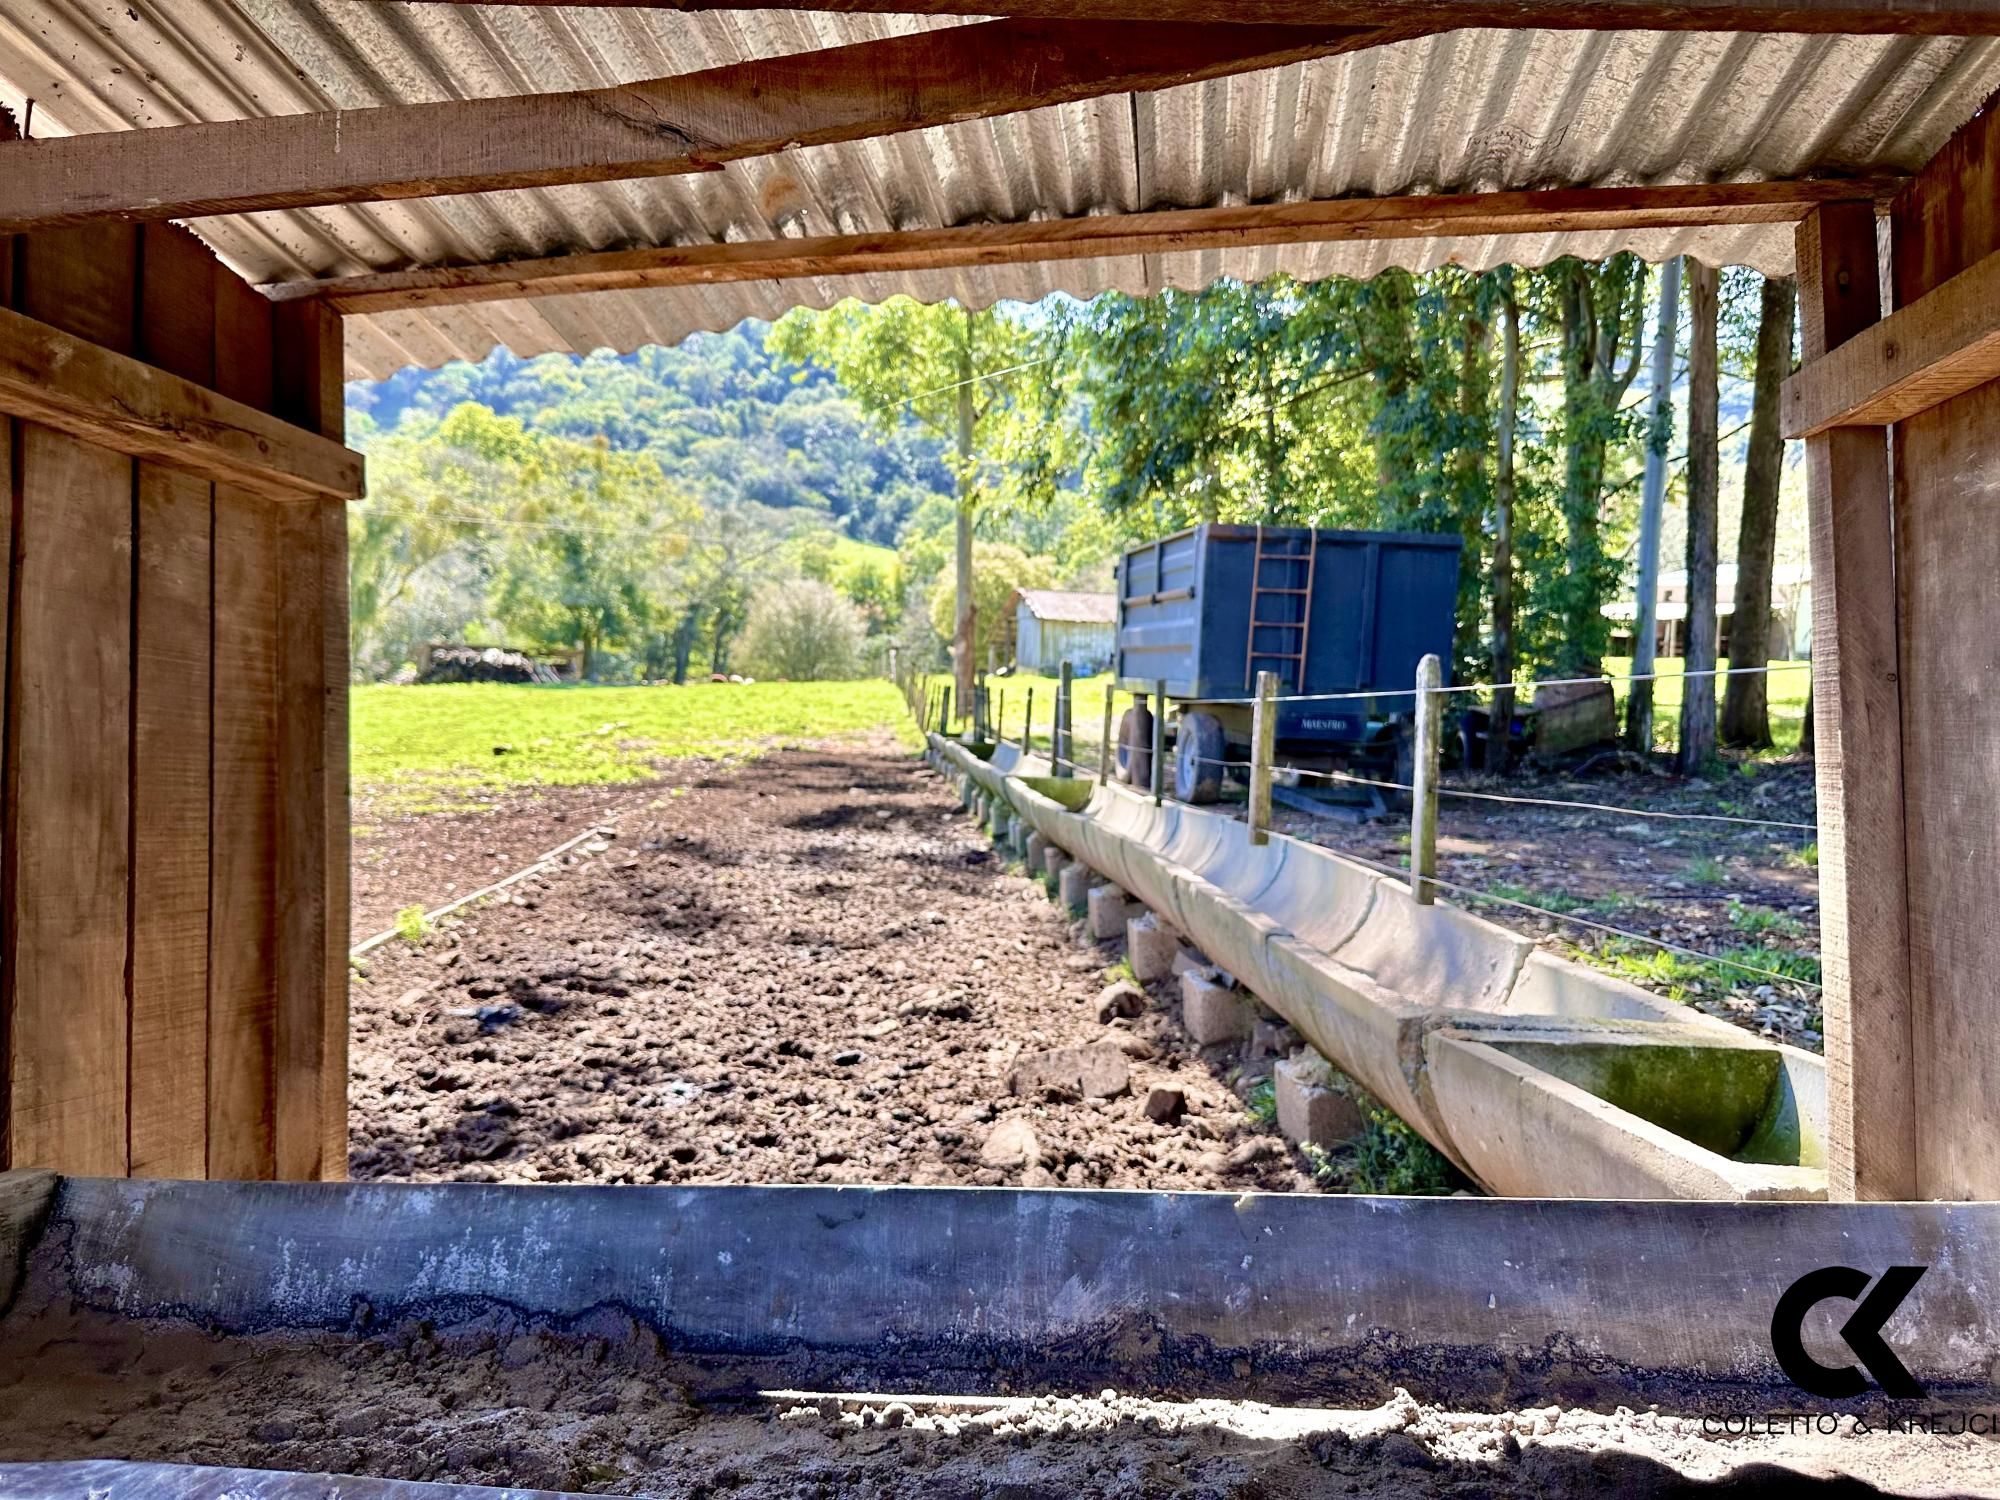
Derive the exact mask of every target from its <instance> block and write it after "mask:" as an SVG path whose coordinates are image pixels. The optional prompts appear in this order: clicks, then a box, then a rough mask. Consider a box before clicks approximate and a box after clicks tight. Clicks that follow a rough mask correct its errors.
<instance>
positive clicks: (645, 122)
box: [0, 0, 2000, 1198]
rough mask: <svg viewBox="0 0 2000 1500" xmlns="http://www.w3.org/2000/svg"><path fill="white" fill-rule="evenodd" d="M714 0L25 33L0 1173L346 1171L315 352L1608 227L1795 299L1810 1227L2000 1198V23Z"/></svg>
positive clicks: (341, 881) (173, 19)
mask: <svg viewBox="0 0 2000 1500" xmlns="http://www.w3.org/2000/svg"><path fill="white" fill-rule="evenodd" d="M747 4H748V0H744V6H745V7H747ZM682 9H685V10H689V11H703V12H712V13H708V14H696V15H685V14H681V13H680V12H681V10H682ZM738 9H739V6H738V4H737V0H683V3H682V4H681V5H680V6H676V7H672V8H661V9H644V8H635V7H631V6H629V5H624V4H618V3H613V0H598V3H592V0H581V3H580V4H579V3H572V0H565V3H564V4H563V5H561V6H556V5H553V4H545V3H543V0H519V3H517V4H515V5H512V6H506V7H498V6H496V7H480V6H467V5H457V4H448V3H437V4H412V3H402V0H381V3H379V4H375V5H368V6H355V5H343V6H339V7H331V6H320V5H315V4H308V3H305V0H271V3H259V4H255V5H252V4H249V3H246V0H153V3H151V4H148V5H146V6H143V7H131V8H126V7H122V6H118V7H110V8H105V7H96V6H85V5H82V4H78V3H75V0H15V3H12V4H10V5H9V7H8V17H7V22H8V24H5V25H0V102H5V103H7V104H10V105H12V106H14V107H15V118H11V119H9V121H8V123H7V126H6V134H7V135H8V136H9V137H13V136H17V135H19V134H20V133H21V132H20V131H19V130H17V129H16V128H15V127H16V125H17V124H19V125H23V126H26V127H27V131H26V133H27V134H28V135H29V136H31V137H32V138H30V139H6V140H4V141H0V413H4V416H5V418H6V420H5V424H4V426H0V448H4V451H5V454H6V472H7V473H8V474H9V475H10V476H11V497H12V500H11V507H9V508H7V509H6V510H4V511H0V514H4V516H5V527H6V530H5V536H4V539H0V545H4V546H5V548H6V549H7V551H6V556H7V559H8V567H7V569H6V570H5V572H4V574H0V577H4V579H5V587H6V612H5V619H6V632H5V647H6V664H7V670H6V673H5V678H4V684H5V706H4V749H3V750H0V755H4V793H5V807H4V815H0V829H3V830H4V841H5V843H4V863H3V864H0V976H4V977H0V1166H6V1165H9V1164H11V1165H17V1166H18V1165H29V1164H46V1165H49V1166H54V1167H59V1168H62V1169H66V1170H68V1171H72V1172H82V1173H108V1174H122V1173H134V1174H146V1175H175V1174H180V1175H188V1176H203V1175H206V1176H218V1177H220V1176H241V1177H292V1178H310V1177H322V1176H334V1175H338V1174H339V1173H340V1171H341V1170H342V1160H343V1153H344V1145H343V1142H344V1121H343V1110H344V1090H345V1083H346V1078H345V1066H344V1060H343V1046H344V1037H345V1024H346V1013H345V1005H346V1001H345V976H346V960H345V948H346V942H347V935H346V926H347V896H346V856H347V851H346V837H347V834H346V824H347V818H346V791H345V775H346V744H345V724H346V682H347V673H346V664H345V639H346V636H345V629H344V619H343V616H344V597H343V584H344V576H345V566H344V565H345V537H346V533H345V529H344V524H343V518H342V511H343V507H344V506H345V505H346V504H347V503H348V502H349V501H350V500H352V499H353V498H354V497H355V496H356V495H358V494H359V493H360V490H361V482H360V478H361V476H360V465H359V462H358V460H357V459H356V458H355V457H354V456H353V455H352V454H350V453H348V452H346V451H345V450H344V449H343V448H342V447H341V446H340V437H341V399H340V387H341V379H342V375H343V373H345V374H348V375H366V376H380V375H385V374H388V373H390V372H392V371H393V370H395V369H397V368H400V367H402V366H404V365H408V364H413V363H414V364H421V365H436V364H439V363H442V362H444V361H446V360H449V359H453V358H460V357H470V358H478V357H480V356H483V355H484V354H486V353H487V352H488V351H489V350H491V349H492V348H494V347H496V346H498V345H501V344H505V345H507V346H508V347H510V348H512V349H514V350H515V351H516V352H518V353H521V354H533V353H539V352H543V351H545V350H552V349H571V350H589V349H592V348H597V347H601V346H611V347H616V348H631V347H635V346H637V345H639V344H644V343H647V342H657V341H666V340H673V339H677V338H680V337H682V336H683V335H685V334H686V333H687V332H688V331H690V330H692V329H694V328H699V327H712V326H729V325H731V324H734V323H735V322H736V321H738V320H739V319H740V318H742V317H744V316H748V315H751V314H753V313H754V314H760V315H770V314H772V313H775V312H778V311H782V310H783V308H785V307H787V306H790V305H793V304H795V303H809V304H814V305H825V304H828V303H831V302H833V301H835V300H838V299H839V298H841V297H845V296H850V295H852V296H861V297H864V298H868V299H871V300H875V299H880V298H882V297H886V296H888V295H890V294H892V293H895V292H910V293H912V294H915V295H918V296H921V297H926V298H930V299H938V298H944V297H952V298H958V299H960V300H964V301H967V302H974V303H983V302H991V301H995V300H999V299H1002V298H1031V297H1036V296H1040V295H1043V294H1045V293H1047V292H1050V291H1059V290H1060V291H1068V292H1072V293H1076V294H1079V295H1091V294H1094V293H1096V292H1099V291H1103V290H1108V289H1114V288H1115V289H1123V290H1127V291H1133V292H1138V293H1147V292H1153V291H1158V290H1160V289H1162V288H1164V287H1168V286H1198V285H1202V284H1205V283H1206V282H1208V281H1210V280H1213V279H1214V278H1216V277H1218V276H1224V275H1229V276H1247V277H1257V276H1263V275H1267V274H1270V273H1272V272H1275V271H1289V272H1291V273H1293V274H1296V275H1300V276H1327V275H1335V274H1364V275H1366V274H1373V272H1374V271H1376V270H1379V269H1380V268H1381V267H1382V266H1384V265H1388V264H1403V265H1411V266H1432V265H1437V264H1442V263H1445V262H1447V261H1455V262H1457V263H1460V264H1464V265H1468V266H1475V267H1482V266H1490V265H1495V264H1500V263H1504V262H1508V261H1514V262H1521V263H1541V262H1544V261H1546V260H1548V259H1550V258H1552V257H1554V256H1558V255H1563V254H1578V255H1586V256H1593V257H1594V256H1601V255H1604V254H1607V253H1609V252H1611V251H1613V250H1617V249H1621V248H1629V249H1634V250H1637V251H1639V252H1641V253H1643V254H1646V255H1648V256H1652V257H1655V258H1658V257H1663V256H1666V255H1671V254H1677V253H1686V254H1690V255H1693V256H1695V257H1697V258H1700V259H1702V260H1705V261H1707V262H1709V263H1712V264H1725V263H1728V264H1744V265H1751V266H1756V267H1758V268H1759V269H1763V270H1766V271H1771V272H1777V273H1782V272H1786V271H1790V270H1794V269H1795V270H1796V272H1797V274H1798V276H1799V279H1800V284H1801V303H1802V306H1803V309H1804V329H1805V352H1806V364H1805V367H1804V368H1803V369H1802V370H1801V371H1800V372H1799V373H1798V374H1797V375H1796V376H1795V377H1794V378H1793V379H1792V381H1791V382H1790V384H1789V385H1788V386H1787V388H1786V392H1785V399H1784V409H1785V413H1786V417H1787V423H1788V428H1789V431H1790V432H1791V433H1793V434H1794V435H1798V436H1803V437H1805V438H1806V440H1807V446H1808V458H1809V466H1810V489H1811V511H1812V531H1813V558H1812V573H1813V579H1814V584H1815V587H1814V590H1813V612H1814V636H1815V641H1814V652H1813V663H1814V678H1815V689H1816V697H1815V702H1816V706H1817V712H1818V729H1817V732H1818V744H1819V754H1820V763H1819V775H1820V817H1821V828H1822V832H1821V836H1820V844H1819V848H1820V869H1821V878H1822V887H1823V903H1824V940H1825V942H1824V945H1825V974H1826V984H1827V989H1826V997H1825V1003H1826V1043H1827V1053H1828V1063H1829V1075H1830V1085H1831V1088H1832V1090H1833V1094H1834V1098H1833V1099H1832V1101H1831V1107H1830V1115H1831V1118H1832V1120H1833V1122H1834V1124H1833V1139H1832V1141H1831V1143H1830V1145H1831V1153H1832V1157H1833V1174H1832V1176H1833V1187H1834V1191H1835V1192H1836V1194H1838V1195H1851V1196H1859V1197H1872V1198H1881V1197H1932V1196H1936V1197H1949V1198H1993V1197H2000V1160H1996V1158H1995V1156H1994V1154H1993V1152H1992V1151H1991V1150H1990V1148H1989V1142H1990V1140H1991V1137H1992V1134H1993V1131H1994V1129H1995V1128H1996V1126H2000V1040H1996V1038H2000V1025H1996V1022H2000V1001H1996V999H1995V998H1994V991H1993V985H1992V981H1991V976H1992V974H1993V973H1994V972H1995V971H1996V969H2000V923H1996V922H1995V921H1994V920H1993V913H1994V911H1995V909H1996V906H2000V858H1995V857H1994V850H1993V848H1992V847H1991V846H1992V843H1993V838H1994V835H1993V830H1994V829H1995V828H2000V750H1996V748H1995V747H2000V699H1996V698H1995V696H1994V695H1993V694H1990V693H1984V692H1981V691H1978V687H1977V685H1978V684H1979V683H1980V682H1981V680H1982V670H1983V668H1984V666H1985V665H1986V663H1985V660H1984V657H1983V654H1982V653H1983V650H1984V646H1983V643H1984V641H1985V640H1986V638H1987V637H1988V635H1989V634H1990V632H1987V631H1984V630H1979V629H1967V628H1965V626H1966V622H1967V619H1968V617H1972V618H1975V619H1976V618H1977V617H1979V616H1982V615H1985V614H1992V613H1995V612H1996V611H2000V593H1996V590H2000V584H1997V583H1996V580H2000V527H1996V526H1995V525H1994V524H1993V523H1992V516H1991V514H1990V512H1989V511H1988V510H1987V506H1988V505H1989V504H1990V503H1991V499H1992V491H1993V476H1994V474H1995V473H1996V472H2000V381H1996V379H1995V377H1996V376H2000V358H1997V357H1996V354H1995V351H1996V349H2000V336H1996V318H2000V114H1996V113H1995V112H1994V111H1992V110H1991V109H1984V108H1982V106H1983V105H1984V104H1985V101H1986V100H1988V98H1989V97H1990V96H1992V95H1993V94H1994V93H1995V92H1996V90H2000V51H1996V46H2000V44H1996V42H1995V41H1994V40H1993V38H1994V37H1995V36H1996V35H2000V7H1996V6H1995V5H1994V4H1993V3H1992V0H1256V3H1254V4H1242V3H1233V4H1226V5H1225V4H1220V3H1216V0H1143V3H1141V0H762V4H761V7H760V8H759V9H757V10H755V11H754V12H751V11H748V10H747V9H746V10H745V13H744V14H737V13H736V12H737V10H738ZM813 11H825V12H828V13H829V14H817V15H816V14H811V12H813ZM873 12H884V13H888V14H890V15H891V16H894V15H896V14H897V13H902V18H901V19H896V20H884V19H883V18H882V17H881V16H879V15H876V14H872V13H873ZM969 17H997V18H996V19H989V20H984V21H978V22H975V23H972V24H956V23H957V22H959V21H961V20H964V19H965V18H969ZM947 22H950V23H953V24H946V23H947ZM31 96H32V97H34V98H35V100H36V105H35V109H34V113H33V116H32V119H31V120H30V119H28V118H27V109H26V103H27V100H28V98H29V97H31ZM892 137H893V138H894V139H890V138H892ZM176 224H185V225H187V226H188V228H187V229H183V228H178V227H174V226H175V225H176ZM190 230H191V231H192V232H190ZM197 236H198V237H199V238H197Z"/></svg>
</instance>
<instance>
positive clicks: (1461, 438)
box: [1452, 284, 1493, 681]
mask: <svg viewBox="0 0 2000 1500" xmlns="http://www.w3.org/2000/svg"><path fill="white" fill-rule="evenodd" d="M1462 301H1463V306H1462V307H1461V308H1460V310H1459V316H1460V322H1459V326H1460V330H1461V333H1460V342H1459V351H1458V452H1457V455H1456V459H1455V463H1454V465H1453V467H1454V471H1455V472H1454V473H1453V476H1452V477H1453V484H1452V489H1453V490H1454V491H1455V494H1454V495H1453V502H1454V503H1453V509H1454V510H1455V511H1456V512H1457V515H1458V534H1459V537H1460V539H1461V540H1462V541H1463V542H1464V544H1465V545H1464V547H1463V548H1462V549H1461V551H1460V552H1459V555H1458V618H1457V631H1456V634H1457V636H1458V643H1457V647H1456V649H1455V650H1454V651H1453V656H1454V657H1455V658H1456V657H1458V653H1459V652H1461V651H1462V652H1463V653H1464V656H1463V657H1462V658H1459V659H1460V660H1461V661H1462V662H1463V664H1464V665H1465V667H1466V668H1467V670H1468V671H1476V670H1477V669H1478V667H1479V666H1481V665H1483V663H1481V662H1480V661H1479V659H1478V641H1479V636H1480V629H1479V624H1480V621H1479V602H1480V597H1479V596H1480V593H1481V588H1482V585H1483V584H1484V582H1485V568H1486V485H1485V472H1484V471H1485V463H1486V447H1487V429H1488V428H1489V426H1490V425H1491V423H1492V420H1493V412H1492V392H1491V390H1490V388H1489V386H1488V384H1487V380H1488V370H1487V363H1486V347H1487V340H1488V338H1489V337H1490V336H1491V334H1492V332H1493V330H1492V326H1491V324H1489V323H1488V321H1487V320H1486V318H1485V317H1483V316H1482V315H1481V313H1480V308H1479V295H1478V287H1477V285H1476V284H1475V285H1474V286H1472V287H1469V288H1468V289H1467V290H1466V292H1465V294H1464V297H1463V299H1462ZM1473 680H1475V681H1476V680H1477V679H1476V678H1474V679H1473Z"/></svg>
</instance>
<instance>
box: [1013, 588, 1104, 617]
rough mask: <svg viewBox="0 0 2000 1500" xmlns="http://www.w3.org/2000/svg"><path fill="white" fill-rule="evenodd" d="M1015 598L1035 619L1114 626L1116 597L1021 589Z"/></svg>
mask: <svg viewBox="0 0 2000 1500" xmlns="http://www.w3.org/2000/svg"><path fill="white" fill-rule="evenodd" d="M1018 597H1019V598H1020V601H1021V602H1022V603H1023V604H1025V605H1027V606H1028V613H1029V614H1031V615H1033V616H1034V617H1035V618H1036V619H1038V620H1061V621H1062V622H1063V623H1065V624H1068V625H1116V624H1117V623H1118V596H1117V595H1116V594H1087V593H1082V592H1079V591H1076V590H1072V589H1021V590H1019V593H1018Z"/></svg>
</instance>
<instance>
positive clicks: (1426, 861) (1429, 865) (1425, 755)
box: [1410, 654, 1444, 906]
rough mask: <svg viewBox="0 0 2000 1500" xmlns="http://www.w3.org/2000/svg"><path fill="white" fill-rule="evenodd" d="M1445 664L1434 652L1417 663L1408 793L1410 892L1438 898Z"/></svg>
mask: <svg viewBox="0 0 2000 1500" xmlns="http://www.w3.org/2000/svg"><path fill="white" fill-rule="evenodd" d="M1443 686H1444V665H1443V663H1441V662H1440V661H1439V660H1438V659H1437V657H1436V655H1435V654H1432V655H1427V656H1425V657H1424V659H1423V660H1422V661H1420V662H1418V663H1417V754H1416V768H1417V769H1416V785H1415V787H1414V789H1413V790H1412V791H1411V793H1410V894H1411V895H1413V896H1415V897H1416V898H1417V902H1418V904H1419V905H1421V906H1429V905H1431V904H1433V903H1434V902H1435V901H1436V900H1437V868H1438V849H1437V839H1438V770H1439V762H1440V752H1441V751H1442V749H1443V747H1444V735H1443V733H1442V730H1443V726H1444V694H1443V693H1442V692H1441V691H1440V689H1441V688H1442V687H1443Z"/></svg>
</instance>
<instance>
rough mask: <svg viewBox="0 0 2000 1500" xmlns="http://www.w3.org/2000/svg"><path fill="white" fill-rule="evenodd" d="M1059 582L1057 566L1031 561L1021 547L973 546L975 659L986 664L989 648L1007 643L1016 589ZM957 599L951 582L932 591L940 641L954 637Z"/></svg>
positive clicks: (943, 581) (1000, 544) (932, 609)
mask: <svg viewBox="0 0 2000 1500" xmlns="http://www.w3.org/2000/svg"><path fill="white" fill-rule="evenodd" d="M1055 582H1056V570H1055V565H1054V564H1052V563H1051V562H1050V561H1049V560H1048V559H1047V558H1043V557H1029V556H1028V555H1027V554H1026V553H1024V552H1022V551H1021V549H1020V548H1018V547H1009V546H1007V545H1006V544H1005V543H1004V542H974V543H973V544H972V602H973V606H974V608H975V609H976V610H977V611H978V614H977V616H976V621H977V624H976V628H975V630H974V632H973V637H972V659H973V660H974V661H975V662H977V663H978V664H979V665H980V666H981V667H984V666H985V664H986V652H987V647H988V646H990V645H994V644H996V643H997V642H999V641H1002V640H1005V639H1006V638H1007V635H1008V633H1009V631H1010V629H1011V626H1012V622H1011V620H1010V618H1009V615H1008V610H1007V601H1008V599H1009V598H1011V597H1012V595H1013V593H1014V591H1015V590H1016V589H1044V588H1051V587H1053V586H1054V585H1055ZM956 608H957V604H956V595H955V591H954V588H953V584H952V580H951V579H950V578H941V579H939V580H938V583H937V585H936V587H935V588H934V589H933V590H932V591H931V600H930V620H931V628H932V629H933V630H935V631H936V632H937V633H938V635H939V636H940V637H948V636H950V635H951V633H952V619H953V613H954V611H955V610H956Z"/></svg>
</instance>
